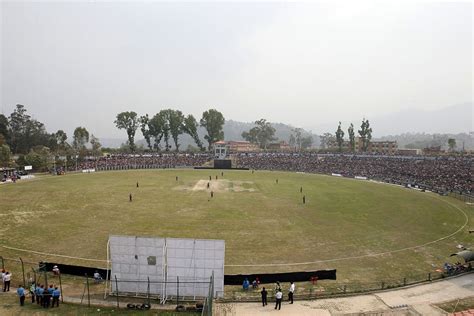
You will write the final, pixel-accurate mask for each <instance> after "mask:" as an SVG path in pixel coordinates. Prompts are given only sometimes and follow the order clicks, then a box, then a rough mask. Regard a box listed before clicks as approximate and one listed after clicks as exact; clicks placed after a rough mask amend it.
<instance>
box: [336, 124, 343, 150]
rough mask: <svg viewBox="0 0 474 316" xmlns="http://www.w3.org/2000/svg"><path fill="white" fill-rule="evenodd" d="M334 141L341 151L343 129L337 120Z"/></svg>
mask: <svg viewBox="0 0 474 316" xmlns="http://www.w3.org/2000/svg"><path fill="white" fill-rule="evenodd" d="M336 142H337V147H339V151H342V145H343V144H344V131H343V130H342V128H341V122H339V126H338V127H337V130H336Z"/></svg>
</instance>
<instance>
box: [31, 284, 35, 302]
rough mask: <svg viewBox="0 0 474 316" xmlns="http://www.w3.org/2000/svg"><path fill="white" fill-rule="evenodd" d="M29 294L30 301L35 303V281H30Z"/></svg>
mask: <svg viewBox="0 0 474 316" xmlns="http://www.w3.org/2000/svg"><path fill="white" fill-rule="evenodd" d="M30 295H31V303H32V304H34V303H35V295H36V283H35V282H33V283H31V286H30Z"/></svg>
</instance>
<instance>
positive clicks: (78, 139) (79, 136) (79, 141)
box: [72, 127, 89, 156]
mask: <svg viewBox="0 0 474 316" xmlns="http://www.w3.org/2000/svg"><path fill="white" fill-rule="evenodd" d="M87 142H89V132H88V131H87V129H86V128H85V127H76V129H75V130H74V136H73V141H72V147H73V148H74V150H75V152H76V154H77V153H80V154H81V156H83V155H84V152H85V150H86V144H87Z"/></svg>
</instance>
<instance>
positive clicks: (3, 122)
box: [0, 114, 10, 142]
mask: <svg viewBox="0 0 474 316" xmlns="http://www.w3.org/2000/svg"><path fill="white" fill-rule="evenodd" d="M8 128H9V123H8V119H7V117H6V116H5V115H3V114H0V135H2V136H3V137H4V139H5V141H6V142H8V141H9V135H10V133H9V132H8Z"/></svg>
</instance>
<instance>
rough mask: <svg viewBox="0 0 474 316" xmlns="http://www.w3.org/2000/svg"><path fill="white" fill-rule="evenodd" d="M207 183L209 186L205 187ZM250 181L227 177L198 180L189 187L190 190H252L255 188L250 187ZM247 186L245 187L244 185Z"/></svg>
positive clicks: (251, 183)
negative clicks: (231, 179) (234, 179)
mask: <svg viewBox="0 0 474 316" xmlns="http://www.w3.org/2000/svg"><path fill="white" fill-rule="evenodd" d="M208 184H209V187H207V186H208ZM251 185H253V182H252V181H230V180H227V179H220V180H211V181H209V180H199V181H198V182H196V184H195V185H194V186H193V187H192V188H191V191H213V192H218V193H219V192H254V191H255V189H254V188H253V187H250V186H251ZM245 186H247V187H245Z"/></svg>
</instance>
